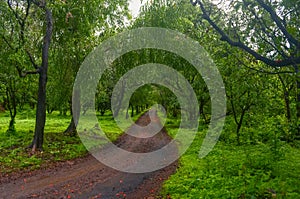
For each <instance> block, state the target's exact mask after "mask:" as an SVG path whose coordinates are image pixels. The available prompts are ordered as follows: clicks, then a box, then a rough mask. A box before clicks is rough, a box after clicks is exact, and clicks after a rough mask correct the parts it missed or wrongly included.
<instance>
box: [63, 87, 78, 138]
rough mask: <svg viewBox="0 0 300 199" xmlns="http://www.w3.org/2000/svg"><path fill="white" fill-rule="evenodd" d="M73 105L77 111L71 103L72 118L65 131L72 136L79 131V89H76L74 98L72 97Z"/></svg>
mask: <svg viewBox="0 0 300 199" xmlns="http://www.w3.org/2000/svg"><path fill="white" fill-rule="evenodd" d="M72 103H73V107H75V109H74V110H75V112H74V111H73V108H72V105H71V115H72V119H71V122H70V124H69V126H68V128H67V129H66V130H65V131H64V134H69V135H71V136H74V135H75V134H76V133H77V130H76V126H77V122H78V119H79V116H80V94H79V90H75V91H74V93H73V99H72ZM74 117H75V118H77V122H75V120H74Z"/></svg>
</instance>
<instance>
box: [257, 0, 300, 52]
mask: <svg viewBox="0 0 300 199" xmlns="http://www.w3.org/2000/svg"><path fill="white" fill-rule="evenodd" d="M256 1H257V2H258V3H259V5H260V6H261V7H263V8H264V9H265V10H266V11H267V12H268V13H269V14H270V16H271V18H272V19H273V20H274V22H275V23H276V25H277V26H278V28H279V29H280V30H281V32H282V33H283V34H284V36H285V37H286V38H287V39H288V41H289V42H291V43H293V44H295V45H296V47H297V49H300V41H298V40H297V39H295V38H294V37H293V36H292V35H291V34H290V33H289V32H288V31H287V30H286V28H285V27H284V26H283V24H282V22H281V19H280V18H279V16H278V15H277V14H276V12H275V11H274V10H273V9H272V7H271V6H269V5H267V4H266V3H265V2H264V1H263V0H256Z"/></svg>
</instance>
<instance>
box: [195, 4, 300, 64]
mask: <svg viewBox="0 0 300 199" xmlns="http://www.w3.org/2000/svg"><path fill="white" fill-rule="evenodd" d="M190 1H191V3H192V4H193V5H196V4H199V6H200V9H201V11H202V13H203V14H202V17H203V19H205V20H206V21H207V22H208V23H209V24H210V25H211V26H212V27H213V28H214V29H215V30H216V31H217V32H218V33H219V34H220V35H221V41H226V42H227V43H229V44H230V45H231V46H234V47H239V48H241V49H243V50H244V51H246V52H247V53H249V54H251V55H252V56H253V57H254V58H255V59H257V60H260V61H262V62H264V63H266V64H267V65H269V66H271V67H274V68H280V67H285V66H291V65H295V64H296V65H297V64H300V57H291V56H290V57H288V58H286V59H284V60H281V61H274V60H272V59H269V58H267V57H264V56H262V55H260V54H259V53H257V52H256V51H254V50H252V49H251V48H250V47H248V46H246V45H245V44H244V43H242V42H241V41H233V40H232V39H231V38H230V37H229V36H228V35H227V34H226V33H225V32H224V31H223V30H222V29H221V28H220V27H219V26H218V25H217V24H216V23H215V22H214V21H213V20H212V19H211V18H210V16H209V14H208V13H207V10H206V9H205V7H204V5H203V3H202V2H201V1H200V0H196V1H195V2H194V1H193V0H190Z"/></svg>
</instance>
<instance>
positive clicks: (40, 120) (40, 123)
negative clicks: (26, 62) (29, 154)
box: [30, 2, 53, 151]
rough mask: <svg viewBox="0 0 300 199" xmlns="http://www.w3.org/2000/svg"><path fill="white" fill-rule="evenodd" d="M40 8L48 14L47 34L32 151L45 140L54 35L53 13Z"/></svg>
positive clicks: (39, 146) (40, 147)
mask: <svg viewBox="0 0 300 199" xmlns="http://www.w3.org/2000/svg"><path fill="white" fill-rule="evenodd" d="M39 6H40V8H42V9H44V10H45V14H46V34H45V37H44V41H43V48H42V65H41V67H40V69H39V88H38V102H37V109H36V121H35V130H34V138H33V140H32V143H31V145H30V148H32V151H35V150H37V149H38V150H41V149H42V146H43V141H44V127H45V122H46V85H47V72H48V57H49V48H50V42H51V36H52V28H53V22H52V13H51V11H50V10H49V9H48V8H46V5H42V2H41V5H39Z"/></svg>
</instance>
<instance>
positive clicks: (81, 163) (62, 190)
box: [0, 113, 177, 199]
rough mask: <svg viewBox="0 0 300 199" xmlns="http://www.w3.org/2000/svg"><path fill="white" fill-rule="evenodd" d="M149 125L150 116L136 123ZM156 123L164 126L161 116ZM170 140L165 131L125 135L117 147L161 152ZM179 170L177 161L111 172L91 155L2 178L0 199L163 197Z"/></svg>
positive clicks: (0, 181) (134, 198)
mask: <svg viewBox="0 0 300 199" xmlns="http://www.w3.org/2000/svg"><path fill="white" fill-rule="evenodd" d="M149 122H150V118H149V115H148V113H146V114H144V115H143V116H141V117H140V118H139V119H138V121H137V122H136V123H137V124H139V125H140V126H145V125H147V124H148V123H149ZM155 122H156V123H157V125H160V122H159V120H158V118H157V117H156V118H155ZM129 131H130V129H129ZM141 133H144V134H145V133H147V132H141ZM170 141H171V138H170V137H169V136H168V135H167V133H166V131H165V130H164V129H162V130H161V131H160V132H159V133H157V134H156V135H155V136H153V137H151V138H136V137H132V136H130V135H127V134H124V135H122V136H121V137H120V138H119V139H118V140H117V141H116V143H115V144H116V145H117V146H118V147H120V148H123V149H125V150H128V151H134V152H139V153H143V152H149V151H153V150H157V149H159V148H161V147H163V146H165V145H166V144H168V143H169V142H170ZM175 153H177V151H176V150H174V154H175ZM176 168H177V162H174V163H173V164H171V165H170V166H168V167H166V168H164V169H161V170H158V171H155V172H151V173H143V174H130V173H124V172H120V171H116V170H114V169H111V168H109V167H107V166H105V165H103V164H101V163H100V162H98V161H97V160H96V159H95V158H94V157H93V156H91V155H87V156H86V157H84V158H78V159H75V160H72V161H67V162H61V163H57V164H54V166H51V167H50V168H47V169H43V170H42V169H40V170H36V171H33V172H23V173H19V174H13V175H12V176H7V177H5V178H2V179H1V180H0V198H7V199H11V198H105V199H111V198H128V199H131V198H132V199H143V198H146V199H147V198H148V199H154V198H159V190H160V188H161V185H162V183H163V181H164V180H166V179H167V178H168V177H169V176H170V175H171V174H173V173H174V172H175V171H176ZM162 198H167V196H162Z"/></svg>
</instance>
